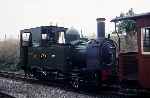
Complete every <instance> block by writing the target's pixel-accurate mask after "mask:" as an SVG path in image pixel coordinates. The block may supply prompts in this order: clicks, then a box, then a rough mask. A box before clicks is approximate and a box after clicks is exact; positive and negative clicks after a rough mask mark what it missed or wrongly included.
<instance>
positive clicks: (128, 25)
mask: <svg viewBox="0 0 150 98" xmlns="http://www.w3.org/2000/svg"><path fill="white" fill-rule="evenodd" d="M134 15H135V13H134V11H133V9H132V8H131V9H130V10H129V11H128V12H127V13H126V14H125V13H120V17H122V18H123V17H130V16H134ZM117 27H118V32H119V33H122V32H126V33H131V31H133V32H134V31H135V28H136V22H135V21H134V20H122V21H120V22H119V23H118V24H117Z"/></svg>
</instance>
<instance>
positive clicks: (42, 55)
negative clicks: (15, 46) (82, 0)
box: [20, 18, 116, 88]
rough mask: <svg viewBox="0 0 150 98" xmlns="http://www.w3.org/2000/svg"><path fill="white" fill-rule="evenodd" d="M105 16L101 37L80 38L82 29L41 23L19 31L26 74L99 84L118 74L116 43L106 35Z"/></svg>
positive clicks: (75, 84) (21, 57)
mask: <svg viewBox="0 0 150 98" xmlns="http://www.w3.org/2000/svg"><path fill="white" fill-rule="evenodd" d="M104 20H105V19H104V18H99V19H97V24H98V38H97V39H87V38H80V34H79V32H78V31H77V30H76V29H74V28H71V29H68V28H64V27H58V26H41V27H36V28H31V29H25V30H22V31H21V32H20V35H21V37H20V60H21V63H22V65H23V66H22V68H23V70H24V71H25V73H30V74H33V76H34V77H36V78H38V79H44V80H67V81H69V83H71V85H72V86H73V87H75V88H78V87H79V85H80V84H85V83H92V84H95V85H96V86H98V85H99V84H100V83H101V82H102V81H106V80H108V79H109V78H110V77H112V76H113V75H114V73H115V70H114V69H115V67H116V66H115V63H116V62H115V61H116V45H115V43H114V41H112V40H111V39H109V38H105V22H104Z"/></svg>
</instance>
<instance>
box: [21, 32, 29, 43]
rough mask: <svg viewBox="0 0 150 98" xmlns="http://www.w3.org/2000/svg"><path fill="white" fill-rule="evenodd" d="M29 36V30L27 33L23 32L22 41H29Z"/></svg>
mask: <svg viewBox="0 0 150 98" xmlns="http://www.w3.org/2000/svg"><path fill="white" fill-rule="evenodd" d="M29 38H30V32H28V33H26V32H25V33H23V34H22V40H23V41H29Z"/></svg>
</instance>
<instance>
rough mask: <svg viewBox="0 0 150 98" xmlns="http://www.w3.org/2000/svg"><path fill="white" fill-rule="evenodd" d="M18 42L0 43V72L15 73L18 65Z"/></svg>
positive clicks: (11, 40) (13, 40)
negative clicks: (8, 71)
mask: <svg viewBox="0 0 150 98" xmlns="http://www.w3.org/2000/svg"><path fill="white" fill-rule="evenodd" d="M19 53H20V51H19V40H16V39H8V40H5V41H0V70H10V71H16V70H17V69H18V67H17V65H18V63H19Z"/></svg>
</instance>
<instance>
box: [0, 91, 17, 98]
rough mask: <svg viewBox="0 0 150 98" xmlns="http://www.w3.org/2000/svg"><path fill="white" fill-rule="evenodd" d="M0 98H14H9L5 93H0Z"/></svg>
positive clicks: (10, 97) (11, 97)
mask: <svg viewBox="0 0 150 98" xmlns="http://www.w3.org/2000/svg"><path fill="white" fill-rule="evenodd" d="M0 98H15V97H13V96H10V95H8V94H6V93H3V92H0Z"/></svg>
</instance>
